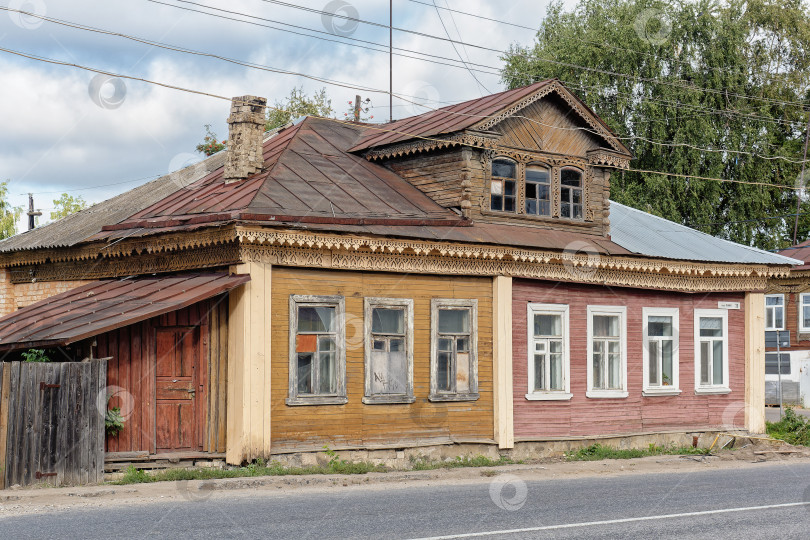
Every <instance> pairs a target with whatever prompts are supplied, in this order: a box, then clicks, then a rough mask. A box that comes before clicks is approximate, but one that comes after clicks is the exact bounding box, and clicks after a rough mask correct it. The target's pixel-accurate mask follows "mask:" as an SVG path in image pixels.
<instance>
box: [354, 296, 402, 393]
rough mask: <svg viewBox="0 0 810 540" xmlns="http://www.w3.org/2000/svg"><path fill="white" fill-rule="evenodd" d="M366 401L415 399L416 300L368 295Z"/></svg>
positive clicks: (366, 304)
mask: <svg viewBox="0 0 810 540" xmlns="http://www.w3.org/2000/svg"><path fill="white" fill-rule="evenodd" d="M364 320H365V336H366V337H365V363H366V393H365V397H364V398H363V403H413V401H414V397H413V300H411V299H407V298H366V299H365V319H364Z"/></svg>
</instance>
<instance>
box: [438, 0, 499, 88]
mask: <svg viewBox="0 0 810 540" xmlns="http://www.w3.org/2000/svg"><path fill="white" fill-rule="evenodd" d="M433 7H435V8H436V16H437V17H438V18H439V22H440V23H441V24H442V28H443V29H444V33H445V34H446V35H447V37H448V38H449V37H450V31H449V30H447V26H445V24H444V20H443V19H442V13H441V11H439V6H437V5H436V0H433ZM451 15H452V13H451ZM453 24H455V22H454V23H453ZM456 32H458V26H456ZM458 35H459V37H461V33H460V32H459V34H458ZM450 44H451V45H452V46H453V50H454V51H456V55H457V56H458V59H459V60H461V63H462V64H464V67H465V68H467V71H469V72H470V75H472V78H473V79H474V80H475V82H476V83H478V86H480V87H481V88H483V89H484V91H485V92H486V93H487V94H491V93H492V92H491V91H490V90H489V89H488V88H487V87H486V86H484V83H482V82H481V81H479V80H478V77H476V75H475V73H473V71H472V70H471V69H470V66H468V65H467V64H466V63H464V58H462V56H461V53H460V52H459V51H458V48H456V44H455V43H453V42H452V41H451V42H450ZM465 51H466V49H465ZM469 59H470V55H469V53H467V60H468V61H469Z"/></svg>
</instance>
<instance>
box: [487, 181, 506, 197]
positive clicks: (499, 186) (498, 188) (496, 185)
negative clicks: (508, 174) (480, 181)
mask: <svg viewBox="0 0 810 540" xmlns="http://www.w3.org/2000/svg"><path fill="white" fill-rule="evenodd" d="M490 190H491V192H492V194H493V195H503V181H502V180H493V181H492V183H491V184H490Z"/></svg>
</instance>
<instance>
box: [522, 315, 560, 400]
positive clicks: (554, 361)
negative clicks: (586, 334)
mask: <svg viewBox="0 0 810 540" xmlns="http://www.w3.org/2000/svg"><path fill="white" fill-rule="evenodd" d="M527 335H528V336H529V340H528V353H529V355H528V356H529V365H528V375H529V391H528V393H527V394H526V399H529V400H544V399H561V400H562V399H571V383H570V379H569V375H568V373H569V356H568V306H567V305H563V304H533V303H529V304H528V334H527Z"/></svg>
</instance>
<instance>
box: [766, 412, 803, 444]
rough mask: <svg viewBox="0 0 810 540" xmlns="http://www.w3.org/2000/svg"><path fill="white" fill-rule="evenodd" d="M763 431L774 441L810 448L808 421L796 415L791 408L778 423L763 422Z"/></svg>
mask: <svg viewBox="0 0 810 540" xmlns="http://www.w3.org/2000/svg"><path fill="white" fill-rule="evenodd" d="M765 431H766V432H767V433H768V435H770V436H771V437H773V438H774V439H781V440H783V441H785V442H788V443H790V444H796V445H803V446H810V419H807V418H805V417H804V416H801V415H798V414H796V412H795V411H794V410H793V409H792V408H791V407H786V408H785V415H784V416H783V417H782V419H781V420H779V421H778V422H765Z"/></svg>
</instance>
